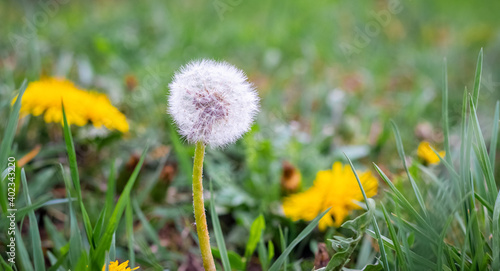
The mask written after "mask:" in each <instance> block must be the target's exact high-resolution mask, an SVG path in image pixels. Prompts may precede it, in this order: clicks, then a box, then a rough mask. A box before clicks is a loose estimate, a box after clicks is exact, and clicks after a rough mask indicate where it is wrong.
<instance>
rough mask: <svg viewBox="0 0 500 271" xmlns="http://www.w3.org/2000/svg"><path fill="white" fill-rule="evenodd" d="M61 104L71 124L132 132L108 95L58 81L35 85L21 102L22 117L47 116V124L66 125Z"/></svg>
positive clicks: (55, 79)
mask: <svg viewBox="0 0 500 271" xmlns="http://www.w3.org/2000/svg"><path fill="white" fill-rule="evenodd" d="M16 99H17V97H16V98H14V100H13V101H12V103H14V101H15V100H16ZM61 102H64V109H65V111H66V117H67V119H68V123H69V124H75V125H78V126H84V125H86V124H87V123H88V122H92V124H93V125H94V126H95V127H96V128H99V127H101V126H103V125H104V126H105V127H106V128H108V129H110V130H118V131H120V132H122V133H125V132H127V131H128V130H129V125H128V123H127V119H126V117H125V115H123V114H122V113H121V112H120V111H119V110H118V109H117V108H116V107H114V106H113V105H112V104H111V102H110V101H109V99H108V97H107V96H106V95H105V94H101V93H97V92H89V91H85V90H81V89H79V88H77V87H76V86H75V85H74V84H73V82H71V81H68V80H64V79H58V78H46V79H41V80H40V81H36V82H31V83H30V84H29V85H28V88H27V89H26V92H25V93H24V95H23V99H22V101H21V114H22V115H23V116H25V115H28V114H32V115H33V116H39V115H41V114H44V120H45V122H47V123H49V122H62V121H63V118H62V108H61Z"/></svg>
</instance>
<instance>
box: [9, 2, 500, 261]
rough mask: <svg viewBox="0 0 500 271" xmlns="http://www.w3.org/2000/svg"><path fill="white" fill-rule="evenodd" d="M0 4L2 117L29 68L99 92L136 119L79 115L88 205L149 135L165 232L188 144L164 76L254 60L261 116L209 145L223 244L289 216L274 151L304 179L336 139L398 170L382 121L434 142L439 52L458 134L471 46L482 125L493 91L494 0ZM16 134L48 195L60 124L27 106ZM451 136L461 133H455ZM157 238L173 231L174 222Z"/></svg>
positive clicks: (498, 57)
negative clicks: (260, 219)
mask: <svg viewBox="0 0 500 271" xmlns="http://www.w3.org/2000/svg"><path fill="white" fill-rule="evenodd" d="M0 5H1V6H0V7H1V8H0V18H2V23H1V27H0V35H1V37H2V39H1V40H0V57H1V58H0V59H1V61H0V97H1V99H0V106H1V112H0V117H1V118H2V119H6V116H7V114H8V112H9V105H10V101H11V99H12V98H13V97H14V95H15V91H14V90H15V89H16V88H17V87H18V86H19V84H20V82H21V81H22V80H23V79H24V78H28V80H30V81H34V80H38V79H39V78H41V77H43V76H60V77H66V78H69V79H71V80H73V81H74V82H75V83H77V85H80V86H82V87H85V88H89V89H95V90H97V91H100V92H103V93H106V94H108V96H109V97H110V99H111V101H112V103H113V104H114V105H116V106H117V107H118V108H119V109H120V110H121V111H122V112H124V113H125V115H126V116H127V118H128V120H129V123H130V124H131V131H130V133H129V134H127V135H124V136H123V138H122V139H120V135H117V134H108V135H107V136H105V137H99V138H95V137H92V136H89V135H88V133H90V132H88V131H87V130H88V129H86V128H80V129H73V130H76V133H77V135H76V136H75V141H76V142H75V143H76V148H77V155H78V159H79V166H80V174H81V175H82V177H81V179H82V187H83V189H84V190H86V191H87V192H86V193H85V194H84V197H85V200H86V203H87V204H89V205H90V206H91V207H89V208H88V211H89V215H90V216H91V218H92V219H97V215H98V212H99V206H100V199H102V196H103V194H104V191H105V190H106V177H107V175H108V174H109V172H108V169H109V165H110V163H111V160H112V159H116V161H117V168H119V174H122V175H123V177H122V178H123V179H124V180H126V178H127V176H128V175H130V172H128V171H127V170H129V171H131V169H133V167H134V166H135V164H136V163H137V161H136V160H137V159H138V158H137V156H138V154H140V153H141V151H142V150H143V149H144V147H145V146H146V144H149V145H150V146H152V149H154V150H157V151H158V154H156V155H155V154H154V153H152V154H150V155H149V156H148V158H147V161H146V165H145V167H146V170H143V172H142V173H141V176H140V177H139V180H138V182H139V184H138V187H137V194H140V193H141V191H145V190H146V188H147V187H158V186H161V181H158V180H159V179H161V178H159V177H158V174H160V175H161V171H164V168H165V167H167V166H170V167H171V169H170V170H171V175H168V176H167V177H165V176H164V175H162V176H163V177H164V178H167V179H169V180H168V182H172V181H173V184H172V186H171V189H169V194H168V196H167V199H164V198H163V197H162V196H161V195H160V203H151V199H146V200H145V201H144V202H143V203H142V204H143V206H142V207H143V211H144V212H145V213H146V215H148V217H150V218H151V217H152V218H153V222H152V223H153V224H154V226H155V227H156V228H157V229H158V230H159V231H160V235H161V234H162V232H161V230H160V229H164V230H165V232H170V231H168V230H167V229H169V228H171V227H174V228H176V229H177V231H178V232H179V233H182V232H183V231H182V228H183V227H185V226H187V225H189V223H190V222H192V221H190V220H192V216H191V215H190V211H189V210H190V208H191V207H190V204H191V203H190V198H189V196H190V192H189V191H190V183H189V178H190V172H189V170H190V163H191V156H192V147H191V146H188V145H186V144H183V142H182V140H181V139H179V138H178V136H177V135H176V134H175V127H174V126H173V125H172V123H171V121H170V119H169V117H168V116H167V115H166V113H165V112H166V94H167V91H168V84H169V82H170V80H171V77H172V75H173V72H174V71H175V70H177V69H178V68H179V67H180V66H181V65H183V64H185V63H186V62H188V61H190V60H192V59H198V58H214V59H217V60H226V61H228V62H230V63H232V64H234V65H236V66H237V67H239V68H241V69H242V70H244V71H245V72H246V73H247V74H248V76H249V78H250V80H251V81H252V82H253V83H254V84H255V85H256V87H257V89H258V90H259V94H260V97H261V99H262V110H261V113H260V114H259V116H258V118H257V123H256V125H255V126H254V128H253V130H252V132H250V133H249V134H248V135H246V136H245V137H244V139H243V140H240V141H239V142H238V143H237V144H236V145H235V146H230V147H228V148H226V149H224V150H209V154H208V156H207V161H206V174H207V176H208V178H209V179H211V180H212V181H213V182H214V184H215V188H216V189H217V190H218V192H217V193H218V194H217V195H218V196H217V198H216V202H217V204H218V208H220V209H221V210H220V212H219V214H221V215H223V218H224V219H223V220H222V222H223V227H224V226H227V225H236V226H231V227H230V228H228V229H227V233H228V237H226V238H227V239H226V241H227V242H228V243H229V245H228V246H229V248H230V249H233V250H238V249H240V250H241V246H242V245H244V243H242V240H240V239H239V236H240V235H241V233H242V232H243V233H244V232H245V231H247V229H248V227H249V225H250V223H251V221H252V220H253V219H254V218H255V217H257V216H258V214H259V213H266V214H274V215H276V217H274V219H275V220H274V222H273V221H270V220H268V219H266V221H268V223H275V224H276V225H277V223H285V222H283V221H282V218H280V216H279V215H278V214H279V201H280V193H281V192H280V177H281V172H282V162H283V161H289V162H291V163H292V164H293V165H294V166H296V167H297V168H298V169H299V170H300V171H301V173H302V177H303V187H308V186H309V185H310V184H312V181H313V180H314V176H315V174H316V172H317V171H318V170H321V169H327V168H330V167H331V164H332V163H333V162H334V161H335V160H338V159H342V157H343V156H342V151H345V152H346V153H348V155H349V156H350V157H351V158H353V159H355V160H357V161H358V162H359V163H361V164H364V165H365V167H370V162H372V161H376V162H377V164H379V165H383V166H385V167H388V168H390V169H394V170H393V171H398V170H399V171H401V169H402V168H401V164H400V161H399V160H398V157H397V152H396V146H395V144H394V142H393V139H392V137H391V132H390V126H389V124H388V120H389V119H393V120H394V121H395V122H396V123H398V124H399V128H400V131H401V134H402V138H403V142H404V144H405V149H406V150H407V152H408V153H409V154H411V153H413V154H414V153H415V149H416V146H417V144H418V142H419V141H420V140H423V139H425V140H429V141H431V142H433V143H435V144H437V145H439V144H440V143H441V140H442V132H441V130H440V128H439V127H440V123H441V107H440V104H441V97H440V91H441V84H442V74H441V73H442V65H443V58H444V57H446V58H447V59H448V79H449V89H450V94H449V95H450V121H451V125H452V135H453V134H454V133H455V132H456V131H457V130H456V129H453V126H454V125H455V124H457V123H458V122H459V121H460V114H459V113H460V110H461V100H462V94H463V89H464V86H467V87H468V88H469V89H471V88H472V83H473V75H474V69H475V62H476V56H477V52H478V51H479V50H480V48H484V52H485V59H484V67H483V85H482V86H481V99H482V101H481V102H480V104H481V106H480V107H479V108H478V112H479V115H480V117H481V115H482V113H484V115H485V116H486V118H485V119H484V122H485V123H487V124H489V123H488V121H491V120H490V119H489V118H488V116H490V115H491V113H492V112H493V109H494V103H495V101H496V100H498V99H499V98H500V97H499V96H500V95H499V93H498V87H500V70H499V69H498V63H500V49H499V48H500V20H498V10H500V2H498V1H484V2H481V3H480V4H478V3H474V2H470V1H465V0H459V1H449V0H446V1H431V0H425V1H404V0H401V1H389V2H388V1H363V2H360V1H324V0H319V1H314V2H307V1H299V0H295V1H263V0H254V1H245V0H217V1H195V0H186V1H153V0H146V1H114V0H101V1H75V0H59V1H56V0H52V1H28V0H24V1H6V0H3V1H2V2H0ZM390 5H398V6H399V7H400V9H401V12H399V13H397V14H391V16H390V18H389V19H388V20H387V24H386V25H381V24H380V22H378V21H377V19H376V16H374V15H373V14H381V12H382V13H383V12H387V11H388V10H389V7H390ZM367 26H368V27H370V26H375V27H378V29H379V30H380V32H379V33H378V34H375V35H372V36H369V37H368V39H366V37H365V45H364V46H363V48H360V47H358V49H359V50H356V53H353V54H352V55H346V53H345V51H344V50H343V49H342V46H343V44H344V45H345V44H349V45H354V44H355V43H356V41H359V39H360V36H359V33H360V32H359V31H358V29H361V30H362V32H363V33H365V34H366V27H367ZM481 121H483V120H481ZM484 127H486V128H487V127H491V125H485V126H484ZM4 128H5V127H4V124H2V125H0V129H1V130H3V129H4ZM0 132H2V131H0ZM87 132H88V133H87ZM2 134H3V132H2ZM484 134H485V135H487V136H489V135H490V134H491V131H486V130H485V131H484ZM15 142H16V147H15V152H16V154H17V156H19V157H22V156H23V155H24V154H26V153H28V152H29V151H30V150H32V149H33V148H35V147H36V146H37V145H42V148H41V152H40V154H39V155H38V156H37V157H36V158H35V159H34V160H33V162H32V163H31V164H30V165H28V168H27V175H28V181H29V183H30V186H36V187H35V188H30V192H31V194H32V195H31V196H32V198H35V199H36V197H37V195H43V194H46V193H49V191H50V193H52V196H51V197H57V192H58V190H57V189H60V188H61V187H62V181H61V180H57V179H54V178H51V177H52V176H53V175H54V174H55V169H54V168H53V167H51V165H53V164H54V163H55V162H58V161H59V160H61V154H63V153H64V152H63V150H64V142H63V140H62V138H61V133H60V128H59V126H57V125H48V124H45V123H43V120H42V119H41V118H40V117H28V118H25V119H23V121H22V122H21V124H20V128H19V133H18V134H17V137H16V141H15ZM387 142H388V144H387ZM451 144H452V145H454V144H455V145H456V144H459V142H458V140H456V139H454V137H453V136H452V138H451ZM166 154H168V155H166ZM497 168H498V167H497ZM165 174H167V173H165ZM30 175H31V176H30ZM496 175H497V176H498V172H497V173H496ZM30 179H31V180H30ZM148 180H152V181H149V182H148ZM41 183H43V184H44V185H41ZM118 186H120V176H119V177H118ZM118 188H119V187H118ZM153 190H155V189H153ZM63 192H64V189H63ZM145 193H146V192H145ZM165 202H168V204H165ZM49 216H51V217H54V214H53V213H51V214H49ZM180 217H181V218H183V219H182V220H181V219H179V218H180ZM290 227H292V228H291V231H292V232H293V230H294V229H293V227H294V226H293V225H290ZM165 234H167V233H165ZM274 236H276V235H274ZM140 238H142V237H138V239H139V240H140ZM144 238H146V239H147V237H144ZM162 240H168V241H165V242H167V243H168V242H173V241H171V240H172V237H171V236H169V237H164V236H163V237H162ZM139 242H140V241H139ZM181 243H182V242H181ZM163 245H165V244H163ZM169 245H171V244H169ZM169 245H167V247H169ZM177 246H179V247H180V248H175V249H173V248H172V247H169V250H176V249H177V250H183V249H187V250H189V251H190V253H195V252H196V249H195V248H196V247H194V248H193V247H192V246H190V245H185V244H184V245H183V244H177ZM301 250H302V251H303V250H307V248H302V249H301ZM301 250H299V251H298V252H297V254H299V253H301ZM306 254H307V253H306ZM183 257H185V254H184V256H181V258H183ZM186 257H187V256H186ZM144 258H147V257H144ZM161 260H162V258H161V257H160V259H159V261H161ZM163 260H167V258H164V259H163ZM168 260H171V259H170V258H169V259H168Z"/></svg>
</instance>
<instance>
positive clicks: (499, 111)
mask: <svg viewBox="0 0 500 271" xmlns="http://www.w3.org/2000/svg"><path fill="white" fill-rule="evenodd" d="M499 121H500V101H497V105H496V106H495V116H494V117H493V128H492V130H491V142H490V163H491V170H492V171H493V172H495V157H496V155H497V142H498V122H499Z"/></svg>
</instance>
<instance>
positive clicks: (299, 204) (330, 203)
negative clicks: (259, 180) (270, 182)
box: [283, 162, 378, 231]
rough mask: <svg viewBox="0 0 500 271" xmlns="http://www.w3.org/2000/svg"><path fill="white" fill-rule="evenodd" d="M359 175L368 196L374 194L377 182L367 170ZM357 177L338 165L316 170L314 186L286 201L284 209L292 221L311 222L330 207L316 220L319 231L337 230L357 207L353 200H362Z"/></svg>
mask: <svg viewBox="0 0 500 271" xmlns="http://www.w3.org/2000/svg"><path fill="white" fill-rule="evenodd" d="M357 173H358V176H359V179H360V181H361V184H362V185H363V188H364V190H365V192H366V196H367V197H373V196H374V195H376V194H377V188H378V182H377V179H376V178H375V176H373V174H372V173H371V172H370V171H358V172H357ZM362 200H363V194H362V193H361V190H360V189H359V185H358V182H357V181H356V177H355V176H354V173H353V172H352V170H351V167H350V166H348V165H342V163H340V162H336V163H334V164H333V167H332V169H331V170H322V171H319V172H318V173H317V175H316V180H314V184H313V186H312V187H311V188H309V189H308V190H306V191H304V192H302V193H299V194H295V195H292V196H290V197H288V198H285V200H284V202H283V210H284V212H285V215H286V216H287V217H289V218H291V219H292V220H295V221H296V220H300V219H303V220H306V221H311V220H313V219H314V218H315V217H316V216H317V215H318V214H319V213H321V212H323V211H325V210H326V209H328V208H330V207H332V208H331V209H330V211H329V212H328V214H326V215H325V216H324V217H323V218H322V219H321V220H320V221H319V229H320V230H321V231H323V230H325V229H326V228H327V227H330V226H336V227H340V225H341V224H342V222H344V219H345V218H346V217H347V215H348V214H349V211H351V210H353V209H359V208H360V207H359V206H358V205H357V204H356V203H355V201H362Z"/></svg>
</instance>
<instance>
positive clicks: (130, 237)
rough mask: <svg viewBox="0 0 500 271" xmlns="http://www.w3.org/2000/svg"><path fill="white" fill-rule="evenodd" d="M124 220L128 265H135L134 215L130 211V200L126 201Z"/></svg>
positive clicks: (132, 266)
mask: <svg viewBox="0 0 500 271" xmlns="http://www.w3.org/2000/svg"><path fill="white" fill-rule="evenodd" d="M125 221H126V228H127V241H128V259H129V261H130V267H131V268H134V266H135V253H134V216H133V211H132V204H130V201H128V202H127V208H126V209H125Z"/></svg>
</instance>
